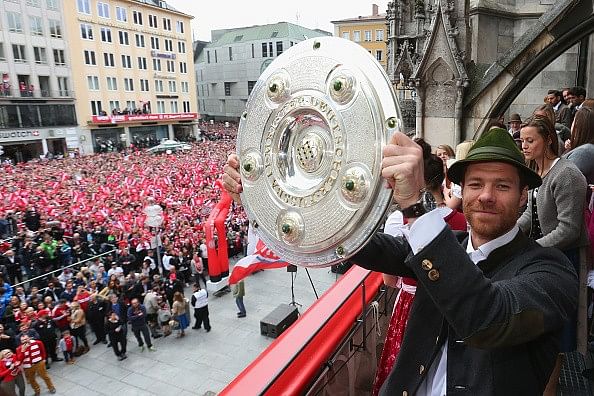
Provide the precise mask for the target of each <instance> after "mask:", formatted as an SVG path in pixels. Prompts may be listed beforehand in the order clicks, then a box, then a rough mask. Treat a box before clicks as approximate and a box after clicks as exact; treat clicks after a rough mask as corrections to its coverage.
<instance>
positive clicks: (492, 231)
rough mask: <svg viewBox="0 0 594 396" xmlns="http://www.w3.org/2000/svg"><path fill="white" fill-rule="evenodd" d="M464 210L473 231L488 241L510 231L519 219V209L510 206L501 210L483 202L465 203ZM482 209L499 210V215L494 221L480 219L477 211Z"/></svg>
mask: <svg viewBox="0 0 594 396" xmlns="http://www.w3.org/2000/svg"><path fill="white" fill-rule="evenodd" d="M463 210H464V214H465V215H466V220H467V221H468V224H470V228H471V230H472V232H473V233H474V234H476V235H477V236H480V237H481V238H483V239H486V240H488V241H492V240H493V239H496V238H498V237H500V236H502V235H503V234H505V233H506V232H508V231H510V230H511V229H512V228H513V226H514V225H515V224H516V222H517V220H518V212H517V210H514V209H509V208H504V209H503V211H501V210H496V209H495V208H489V207H484V206H483V205H481V204H477V205H472V204H466V205H463ZM481 210H487V211H496V212H498V216H496V218H494V219H493V220H494V221H488V219H480V218H479V217H480V213H477V212H478V211H481Z"/></svg>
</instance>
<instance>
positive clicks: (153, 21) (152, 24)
mask: <svg viewBox="0 0 594 396" xmlns="http://www.w3.org/2000/svg"><path fill="white" fill-rule="evenodd" d="M149 26H150V27H152V28H155V29H156V28H158V27H159V26H158V24H157V16H156V15H149Z"/></svg>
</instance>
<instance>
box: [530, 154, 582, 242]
mask: <svg viewBox="0 0 594 396" xmlns="http://www.w3.org/2000/svg"><path fill="white" fill-rule="evenodd" d="M586 188H587V183H586V178H585V177H584V175H583V174H582V172H581V171H580V170H579V169H578V168H577V167H576V166H575V165H574V164H573V162H571V161H569V160H567V159H564V158H561V159H559V161H557V163H556V164H555V165H554V166H553V167H552V168H551V170H549V173H547V174H546V175H545V177H543V179H542V185H541V186H540V187H539V188H538V195H537V197H536V210H537V213H538V220H539V221H540V228H541V230H542V235H544V236H543V237H542V238H540V239H538V240H537V241H536V242H538V244H539V245H541V246H544V247H556V248H559V249H561V250H566V249H572V248H577V247H581V246H586V245H587V244H588V235H587V234H586V229H585V228H584V208H585V204H586ZM533 197H534V194H533V190H530V191H529V192H528V206H527V207H526V210H525V211H524V213H523V214H522V216H520V218H519V219H518V225H519V226H520V229H521V230H522V231H523V232H524V233H526V235H529V234H530V227H531V225H532V221H531V220H532V200H533V199H534V198H533Z"/></svg>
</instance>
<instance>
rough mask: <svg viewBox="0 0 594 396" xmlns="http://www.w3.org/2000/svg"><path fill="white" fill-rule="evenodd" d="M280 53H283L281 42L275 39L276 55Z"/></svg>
mask: <svg viewBox="0 0 594 396" xmlns="http://www.w3.org/2000/svg"><path fill="white" fill-rule="evenodd" d="M282 53H283V42H282V41H277V42H276V56H279V55H280V54H282Z"/></svg>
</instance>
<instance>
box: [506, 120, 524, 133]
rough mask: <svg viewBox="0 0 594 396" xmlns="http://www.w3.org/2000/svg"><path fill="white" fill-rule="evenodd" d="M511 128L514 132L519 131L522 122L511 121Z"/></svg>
mask: <svg viewBox="0 0 594 396" xmlns="http://www.w3.org/2000/svg"><path fill="white" fill-rule="evenodd" d="M509 126H510V127H511V129H512V131H519V130H520V127H521V126H522V123H521V122H520V121H510V123H509Z"/></svg>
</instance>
